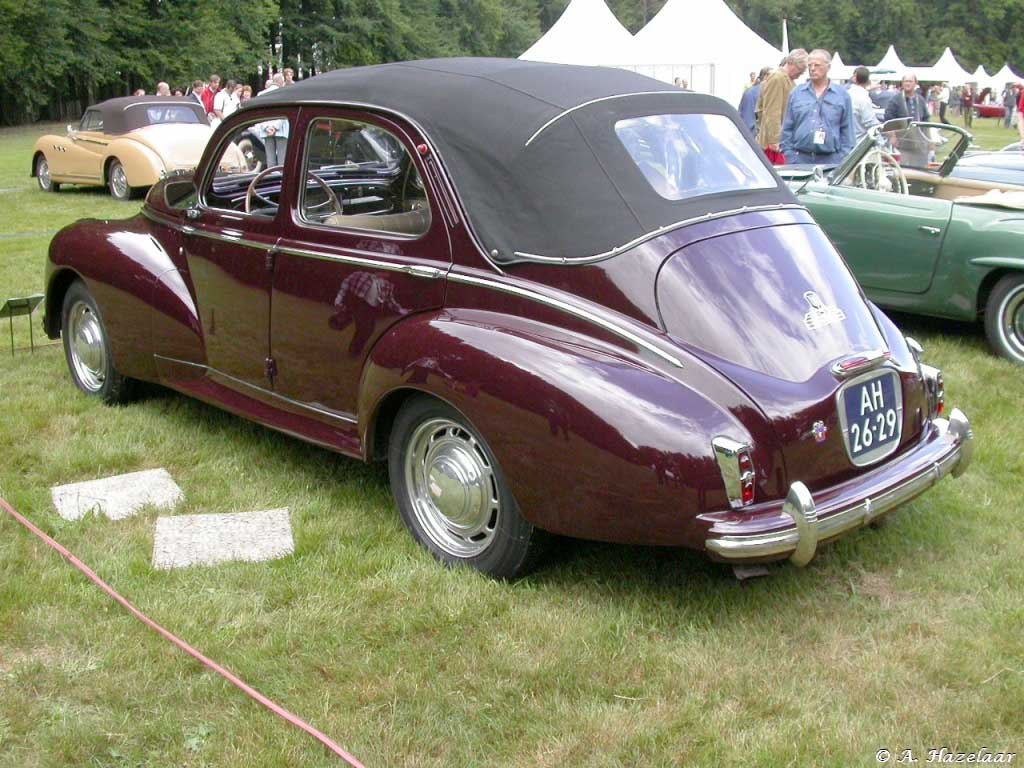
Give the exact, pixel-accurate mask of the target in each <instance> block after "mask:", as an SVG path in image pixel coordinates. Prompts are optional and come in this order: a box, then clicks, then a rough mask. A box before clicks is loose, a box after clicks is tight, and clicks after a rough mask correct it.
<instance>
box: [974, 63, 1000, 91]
mask: <svg viewBox="0 0 1024 768" xmlns="http://www.w3.org/2000/svg"><path fill="white" fill-rule="evenodd" d="M970 81H971V82H972V83H977V84H978V90H979V91H983V90H985V89H986V88H995V87H996V86H995V83H994V82H993V81H992V76H991V75H989V73H988V72H986V71H985V67H983V66H982V65H981V64H979V65H978V68H977V69H976V70H974V74H973V75H971V80H970Z"/></svg>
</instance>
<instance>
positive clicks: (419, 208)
mask: <svg viewBox="0 0 1024 768" xmlns="http://www.w3.org/2000/svg"><path fill="white" fill-rule="evenodd" d="M303 167H304V168H305V183H304V184H303V188H302V199H301V203H300V211H301V215H302V219H303V220H304V221H306V222H309V223H311V224H321V225H325V226H328V227H338V228H340V229H369V230H374V231H378V232H385V233H388V234H394V235H413V236H417V235H422V234H424V233H425V232H426V231H427V230H428V229H429V228H430V203H429V201H428V200H427V192H426V189H425V188H424V185H423V180H422V179H421V178H420V174H419V171H417V169H416V163H415V162H413V159H412V156H411V155H410V154H409V152H408V150H407V149H406V148H405V146H404V145H403V144H402V142H401V141H399V139H398V138H397V137H395V136H394V135H393V134H391V133H389V132H388V131H386V130H384V129H383V128H380V127H378V126H375V125H370V124H368V123H363V122H359V121H356V120H344V119H340V118H318V119H316V120H313V121H312V122H311V123H310V126H309V133H308V134H307V137H306V156H305V162H304V165H303Z"/></svg>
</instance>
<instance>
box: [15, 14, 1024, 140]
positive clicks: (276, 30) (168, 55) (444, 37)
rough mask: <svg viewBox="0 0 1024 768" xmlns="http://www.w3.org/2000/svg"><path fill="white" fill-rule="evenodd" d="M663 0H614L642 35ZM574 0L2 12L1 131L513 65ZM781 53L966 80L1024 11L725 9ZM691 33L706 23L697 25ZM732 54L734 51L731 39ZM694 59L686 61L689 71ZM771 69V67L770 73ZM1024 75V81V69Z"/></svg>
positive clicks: (1015, 43)
mask: <svg viewBox="0 0 1024 768" xmlns="http://www.w3.org/2000/svg"><path fill="white" fill-rule="evenodd" d="M663 2H664V0H610V2H609V5H610V7H611V8H612V10H613V11H614V12H615V14H616V16H617V17H618V18H619V20H620V21H621V22H622V23H623V24H624V25H625V26H626V27H627V28H628V29H629V30H630V31H631V32H636V31H637V30H639V29H640V28H641V27H642V26H643V25H644V23H645V22H646V21H647V20H649V19H650V18H653V17H654V15H655V14H656V13H657V12H658V10H659V9H660V8H661V6H662V5H663ZM567 3H568V0H243V1H242V2H238V0H33V2H28V3H26V2H24V0H0V18H3V19H4V21H5V23H4V24H3V25H2V26H0V67H2V69H0V71H2V72H3V73H4V77H3V78H2V79H0V122H2V123H3V124H8V125H10V124H17V123H24V122H30V121H34V120H38V119H57V120H63V119H69V118H74V117H77V116H78V115H79V114H81V111H82V110H83V109H84V107H86V106H87V105H89V104H91V103H95V102H96V101H100V100H102V99H105V98H110V97H113V96H123V95H127V94H130V93H132V91H134V90H135V89H136V88H144V89H146V91H147V92H149V93H152V92H153V90H154V88H155V86H156V83H157V82H158V81H160V80H164V81H167V82H169V83H171V84H172V86H176V85H181V86H184V85H187V84H189V83H191V81H192V80H193V79H194V78H196V77H201V78H203V79H206V78H207V77H208V76H209V75H210V74H211V73H213V72H217V73H218V74H220V75H221V76H222V77H234V78H236V79H240V80H243V81H246V82H249V83H250V84H251V85H253V87H254V88H257V89H259V88H262V85H263V80H265V79H266V77H267V74H268V71H269V70H270V69H274V70H276V69H278V68H279V67H282V66H290V67H293V68H294V69H296V70H297V71H298V72H300V73H301V74H303V75H305V76H308V75H310V74H315V73H317V72H322V71H327V70H330V69H337V68H339V67H347V66H355V65H362V64H376V63H381V62H387V61H400V60H407V59H416V58H430V57H436V56H510V57H515V56H518V55H519V54H520V53H522V52H523V51H524V50H526V48H528V47H529V46H530V45H532V44H533V43H534V42H535V41H536V40H537V39H538V38H539V37H540V35H541V34H542V33H543V32H544V31H546V30H547V29H548V28H550V26H551V25H552V24H554V23H555V21H557V20H558V17H559V15H560V14H561V12H562V10H563V9H564V8H565V6H566V4H567ZM728 5H729V6H730V7H731V8H732V9H733V10H734V11H736V12H737V13H738V15H739V16H740V18H742V19H743V20H744V21H745V22H746V23H747V24H748V25H750V26H751V27H752V28H753V29H754V30H755V31H757V32H758V33H759V34H760V35H761V36H762V37H764V38H765V39H766V40H768V41H769V42H771V43H772V44H774V45H776V46H779V45H781V42H782V25H781V21H780V20H781V19H782V18H783V17H784V16H788V17H789V40H790V44H791V45H792V46H793V47H796V46H803V47H805V48H808V49H811V48H818V47H822V48H826V49H828V50H830V51H836V50H839V51H841V53H842V56H843V60H844V61H845V62H846V63H848V64H852V63H862V62H868V63H872V62H876V61H878V60H879V59H880V58H881V57H882V55H883V54H884V53H885V49H886V47H887V46H888V45H889V43H890V42H894V43H895V44H896V46H897V49H898V51H899V53H900V56H901V57H902V58H903V60H904V61H905V62H907V63H908V64H932V63H934V61H935V59H937V58H938V56H939V55H940V54H941V52H942V49H943V48H944V47H945V46H947V45H948V46H950V47H952V48H953V50H954V52H955V53H956V54H957V55H958V57H959V59H960V63H961V64H962V65H963V66H964V67H965V68H966V69H968V70H969V71H973V70H974V68H975V67H976V66H977V65H978V64H984V65H985V67H986V68H987V69H988V70H989V72H990V73H991V72H995V71H996V70H997V69H999V68H1000V67H1001V66H1002V64H1003V62H1004V61H1009V62H1010V66H1012V67H1014V68H1018V67H1019V66H1021V65H1024V0H985V2H983V3H982V2H977V0H932V1H930V2H920V1H919V0H885V2H884V3H881V2H880V3H866V2H863V0H860V1H855V0H803V2H801V3H799V4H793V3H792V2H791V0H728ZM695 21H697V20H696V19H695ZM723 42H727V41H723ZM684 58H685V52H681V60H682V59H684ZM766 63H772V62H766ZM1018 71H1019V69H1018Z"/></svg>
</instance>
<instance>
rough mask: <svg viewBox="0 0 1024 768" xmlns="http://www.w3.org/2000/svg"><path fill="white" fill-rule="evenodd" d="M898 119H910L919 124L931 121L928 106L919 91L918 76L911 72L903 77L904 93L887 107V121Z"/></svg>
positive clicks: (892, 100)
mask: <svg viewBox="0 0 1024 768" xmlns="http://www.w3.org/2000/svg"><path fill="white" fill-rule="evenodd" d="M898 117H909V118H910V119H911V120H916V121H917V122H919V123H921V122H926V121H927V120H928V119H929V116H928V104H927V102H926V101H925V100H924V98H923V97H922V96H921V94H920V92H918V90H917V75H915V74H912V73H909V72H908V73H907V74H905V75H904V76H903V87H902V92H901V93H900V94H898V95H897V96H896V97H895V98H894V99H891V100H890V101H889V103H888V104H887V105H886V107H885V119H886V120H895V119H896V118H898Z"/></svg>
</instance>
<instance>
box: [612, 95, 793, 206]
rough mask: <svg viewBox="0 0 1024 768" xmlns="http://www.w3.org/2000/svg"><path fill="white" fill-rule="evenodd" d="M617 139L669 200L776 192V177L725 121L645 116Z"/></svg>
mask: <svg viewBox="0 0 1024 768" xmlns="http://www.w3.org/2000/svg"><path fill="white" fill-rule="evenodd" d="M615 133H616V135H617V136H618V137H619V141H621V142H622V144H623V146H625V148H626V151H627V152H628V153H629V156H630V157H631V158H632V159H633V162H634V163H636V165H637V167H638V168H639V169H640V171H641V172H642V173H643V175H644V177H645V178H646V179H647V181H648V182H649V183H650V185H651V186H652V187H653V188H654V191H655V192H657V193H658V194H659V195H661V196H662V197H663V198H665V199H666V200H682V199H684V198H689V197H696V196H700V195H710V194H714V193H718V192H735V191H739V190H747V189H773V188H775V187H776V186H777V183H776V180H775V177H774V176H773V175H772V173H771V171H769V170H768V168H767V167H766V166H765V164H764V162H763V161H762V160H761V159H760V158H758V156H757V154H756V153H755V152H754V150H753V148H752V147H751V146H750V143H749V142H748V141H747V139H746V138H745V137H744V136H743V134H742V133H740V129H739V127H738V126H737V125H736V124H735V123H734V122H733V121H732V120H730V119H729V118H728V117H726V116H725V115H709V114H685V115H682V114H677V115H646V116H644V117H634V118H629V119H627V120H619V121H618V122H617V123H615Z"/></svg>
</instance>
